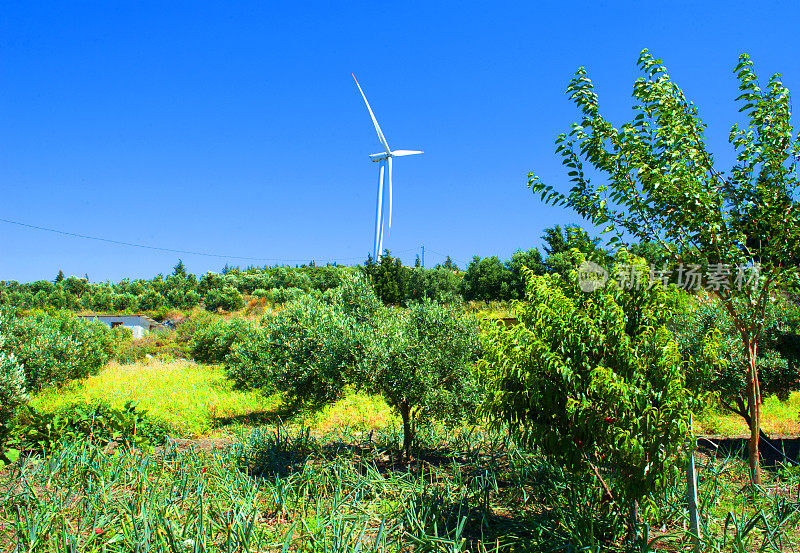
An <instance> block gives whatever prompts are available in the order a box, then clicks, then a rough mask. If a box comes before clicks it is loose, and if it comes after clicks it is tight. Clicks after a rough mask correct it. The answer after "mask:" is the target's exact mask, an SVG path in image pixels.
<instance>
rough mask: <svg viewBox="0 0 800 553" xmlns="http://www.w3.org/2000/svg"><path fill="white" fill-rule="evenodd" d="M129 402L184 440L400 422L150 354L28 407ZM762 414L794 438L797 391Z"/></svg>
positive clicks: (357, 405) (701, 429) (354, 403)
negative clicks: (288, 397) (267, 392)
mask: <svg viewBox="0 0 800 553" xmlns="http://www.w3.org/2000/svg"><path fill="white" fill-rule="evenodd" d="M129 400H135V401H138V402H139V407H140V408H142V409H146V410H147V411H148V412H149V413H150V414H151V415H154V416H156V417H158V418H161V419H163V420H166V421H168V422H170V423H171V424H172V425H173V426H174V427H175V429H176V432H177V433H178V434H179V435H181V436H183V437H197V436H209V435H211V436H214V435H218V434H236V435H238V434H241V433H242V432H245V431H247V430H248V429H250V428H252V427H254V426H257V425H261V424H269V425H272V424H275V423H276V422H277V421H278V419H279V418H280V419H281V420H282V421H284V422H287V423H289V424H290V425H304V426H312V427H313V428H314V430H315V431H320V432H328V431H344V430H352V431H354V432H369V431H370V430H383V429H386V428H390V427H398V426H399V419H398V417H397V416H396V415H395V414H394V413H393V412H392V410H391V409H390V408H389V406H388V405H386V403H385V402H384V401H383V400H382V399H381V398H380V397H377V396H370V395H367V394H362V393H359V394H348V395H347V396H346V397H345V398H343V399H342V400H340V401H339V402H337V403H335V404H333V405H329V406H327V407H325V408H324V409H323V410H321V411H317V412H313V413H292V414H290V413H287V412H286V410H285V408H284V404H283V401H282V398H281V397H280V396H279V395H272V396H264V395H263V394H261V393H260V392H258V391H253V390H250V391H241V390H234V389H233V387H232V386H231V383H230V382H229V381H228V380H227V379H226V378H225V375H224V373H223V370H222V368H221V367H218V366H209V365H199V364H195V363H191V362H187V361H174V362H169V363H167V362H161V361H157V360H154V359H153V360H147V361H143V362H139V363H132V364H129V365H120V364H117V363H110V364H109V365H108V366H107V367H106V368H105V369H104V370H103V371H102V372H101V373H100V374H98V375H97V376H93V377H91V378H89V379H87V380H85V381H82V382H78V383H73V384H71V385H69V386H67V387H64V388H61V389H57V390H56V389H51V390H46V391H44V392H42V393H41V394H39V395H37V396H36V398H35V399H34V400H33V401H32V402H31V405H32V406H33V407H34V408H35V409H37V410H38V411H42V412H53V411H56V410H58V409H60V408H62V407H64V406H66V405H69V404H72V403H76V402H80V401H85V402H87V403H96V402H99V401H106V402H108V403H110V404H111V405H112V406H115V407H121V406H123V405H124V404H125V402H126V401H129ZM762 414H763V429H764V431H765V432H766V433H767V434H770V435H782V436H800V392H794V393H793V394H792V395H791V397H790V398H789V401H787V402H781V401H779V400H778V399H777V398H776V397H769V398H767V399H766V400H765V402H764V405H763V407H762ZM697 432H698V433H702V434H715V435H731V436H743V435H745V434H747V426H746V425H745V423H744V421H743V420H742V419H741V418H740V417H738V416H736V415H732V414H730V413H726V412H723V411H722V410H721V409H715V408H711V409H709V410H708V411H707V412H706V413H705V414H704V415H703V416H701V417H700V418H698V420H697Z"/></svg>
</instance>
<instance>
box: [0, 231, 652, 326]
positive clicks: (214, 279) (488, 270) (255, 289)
mask: <svg viewBox="0 0 800 553" xmlns="http://www.w3.org/2000/svg"><path fill="white" fill-rule="evenodd" d="M542 243H543V252H544V254H543V253H542V252H540V251H539V250H538V249H537V248H531V249H529V250H527V251H523V250H518V251H516V252H515V253H514V254H513V255H512V256H511V259H508V260H505V261H503V260H501V259H500V258H499V257H497V256H489V257H484V258H481V257H479V256H475V257H473V259H472V261H471V262H470V263H469V265H467V267H466V269H465V270H461V269H459V267H458V266H456V264H455V263H453V262H452V260H451V259H450V258H449V257H448V258H447V260H446V261H445V262H444V263H441V264H438V265H436V266H435V267H433V268H423V267H420V266H418V265H419V264H418V263H417V266H416V267H413V268H412V267H406V266H403V265H402V263H401V261H400V259H399V258H395V257H392V255H391V253H390V252H389V251H388V250H386V251H384V253H383V255H381V257H380V258H379V259H372V257H368V258H367V260H366V262H365V263H364V265H363V266H361V267H359V268H354V267H345V266H340V265H324V266H316V265H314V263H310V264H309V265H302V266H298V267H286V266H275V267H248V268H245V269H241V268H239V267H229V266H227V265H226V266H225V267H224V268H223V270H222V271H221V272H219V273H213V272H209V273H206V274H204V275H202V276H200V277H199V278H198V277H197V276H195V275H194V274H191V273H189V272H188V271H187V268H186V266H185V265H184V263H183V261H181V260H179V261H178V263H177V265H175V267H174V268H173V271H172V272H171V273H170V274H169V275H167V276H164V275H163V274H159V275H156V276H155V277H154V278H152V279H150V280H147V279H128V278H125V279H122V280H121V281H119V282H116V283H113V282H99V283H92V282H90V281H89V278H88V276H84V277H83V278H79V277H77V276H70V277H66V276H65V275H64V273H63V271H59V272H58V275H57V276H56V277H55V279H54V280H53V281H46V280H39V281H36V282H30V283H19V282H16V281H4V282H0V305H5V306H7V307H10V308H13V309H16V310H18V311H27V310H34V309H52V310H72V311H91V312H99V313H107V312H130V313H133V312H148V313H152V314H154V315H155V316H156V317H159V316H161V315H163V314H164V313H166V312H167V311H168V310H170V309H182V310H185V309H192V308H194V307H196V306H200V305H202V306H203V307H205V309H206V310H208V311H215V310H217V309H222V310H223V311H235V310H237V309H241V308H242V307H243V306H244V296H251V297H256V298H263V299H265V300H266V301H268V302H270V303H273V304H283V303H286V302H289V301H291V300H293V299H296V298H297V297H299V296H301V295H303V294H307V293H322V292H325V291H326V290H329V289H331V288H335V287H337V286H338V285H339V284H340V283H341V282H342V278H343V276H344V275H345V274H347V273H350V272H352V271H354V270H360V271H361V272H363V273H364V274H366V275H367V276H369V278H370V279H371V281H372V284H373V288H374V290H375V293H376V295H377V296H378V297H379V298H380V299H381V300H382V301H383V302H384V303H386V304H389V305H402V306H406V305H409V304H410V303H415V302H419V301H422V300H423V299H430V300H433V301H437V302H440V303H452V302H453V301H460V300H464V301H475V300H477V301H508V300H516V299H521V298H522V297H524V292H525V283H524V279H523V277H522V268H523V267H527V268H529V269H530V270H532V271H533V272H534V274H537V275H543V274H549V273H559V274H564V273H565V271H567V270H568V267H569V258H568V253H569V251H570V250H571V249H573V248H576V249H578V250H579V251H580V252H581V253H583V254H584V255H585V256H586V257H587V258H590V259H594V260H596V261H601V262H602V261H604V260H607V259H608V255H609V254H608V252H607V251H605V250H603V249H602V248H600V246H599V245H598V244H599V239H597V238H592V237H591V236H589V234H588V233H587V232H586V231H585V230H583V229H581V228H579V227H577V226H566V227H564V228H562V227H560V226H558V225H556V226H554V227H552V228H548V229H546V230H545V232H544V234H543V235H542ZM632 252H633V253H635V254H637V255H639V256H641V257H644V258H645V259H647V260H648V261H650V262H653V263H657V262H658V261H659V259H660V258H661V257H663V256H662V254H661V252H660V246H657V245H655V244H637V245H635V246H634V247H633V249H632Z"/></svg>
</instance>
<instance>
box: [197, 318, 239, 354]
mask: <svg viewBox="0 0 800 553" xmlns="http://www.w3.org/2000/svg"><path fill="white" fill-rule="evenodd" d="M253 331H254V328H253V325H252V324H251V323H250V322H248V321H246V320H244V319H241V318H238V317H237V318H234V319H231V320H230V321H228V322H225V321H222V320H217V321H214V322H212V323H211V324H209V325H208V326H205V327H203V328H201V329H200V330H198V331H197V332H196V333H195V334H194V336H193V337H192V339H191V340H190V341H189V354H190V355H191V356H192V358H193V359H194V360H195V361H197V362H199V363H222V362H224V361H225V357H226V356H227V355H228V353H230V351H231V346H232V345H233V343H234V342H238V341H242V340H245V339H246V338H247V336H249V335H250V334H251V333H252V332H253Z"/></svg>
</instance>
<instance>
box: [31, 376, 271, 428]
mask: <svg viewBox="0 0 800 553" xmlns="http://www.w3.org/2000/svg"><path fill="white" fill-rule="evenodd" d="M129 400H135V401H138V402H139V407H140V408H141V409H144V410H147V411H148V413H149V414H151V415H153V416H155V417H157V418H160V419H163V420H166V421H168V422H169V423H171V424H172V425H173V426H174V427H175V429H176V431H177V432H178V433H179V434H181V435H184V436H198V435H204V434H208V433H210V432H211V431H212V430H213V429H214V428H215V427H217V426H218V422H217V421H218V420H219V419H236V418H237V417H245V416H247V415H249V414H252V413H262V412H268V411H271V410H275V409H277V407H278V406H279V405H280V403H281V400H280V398H279V397H278V396H272V397H265V396H264V395H263V394H262V393H260V392H258V391H253V390H251V391H239V390H234V389H233V387H232V385H231V383H230V382H229V381H228V380H227V379H226V378H225V374H224V373H223V371H222V369H221V368H220V367H217V366H208V365H198V364H195V363H188V362H181V361H176V362H170V363H165V362H161V361H155V360H149V361H144V362H139V363H132V364H129V365H119V364H117V363H110V364H109V365H108V366H107V367H106V368H105V369H103V371H101V372H100V374H98V375H96V376H93V377H90V378H88V379H86V380H83V381H80V382H75V383H72V384H70V385H68V386H65V387H62V388H58V389H48V390H44V391H42V392H41V393H40V394H38V395H37V396H36V397H35V399H34V400H33V401H32V402H31V406H32V407H33V408H34V409H36V410H38V411H42V412H48V413H49V412H54V411H57V410H59V409H61V408H62V407H65V406H67V405H71V404H73V403H77V402H80V401H85V402H87V403H97V402H100V401H105V402H108V403H110V404H111V405H112V406H114V407H122V406H124V405H125V402H127V401H129Z"/></svg>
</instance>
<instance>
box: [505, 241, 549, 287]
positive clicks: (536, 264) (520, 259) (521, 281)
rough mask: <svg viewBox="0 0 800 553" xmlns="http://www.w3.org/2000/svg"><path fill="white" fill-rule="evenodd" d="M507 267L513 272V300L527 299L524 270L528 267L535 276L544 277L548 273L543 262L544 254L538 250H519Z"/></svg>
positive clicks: (507, 263)
mask: <svg viewBox="0 0 800 553" xmlns="http://www.w3.org/2000/svg"><path fill="white" fill-rule="evenodd" d="M506 267H507V268H508V270H509V271H511V275H512V277H511V288H512V289H513V295H512V296H511V299H520V298H524V297H525V276H524V274H523V269H524V268H525V267H527V268H528V269H530V270H531V271H533V274H536V275H543V274H544V273H545V271H546V266H545V264H544V263H543V262H542V254H541V253H539V250H537V249H536V248H531V249H530V250H528V251H522V250H517V251H515V252H514V253H513V254H512V255H511V260H510V261H507V262H506Z"/></svg>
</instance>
